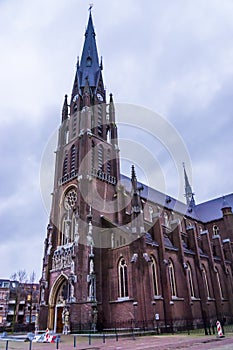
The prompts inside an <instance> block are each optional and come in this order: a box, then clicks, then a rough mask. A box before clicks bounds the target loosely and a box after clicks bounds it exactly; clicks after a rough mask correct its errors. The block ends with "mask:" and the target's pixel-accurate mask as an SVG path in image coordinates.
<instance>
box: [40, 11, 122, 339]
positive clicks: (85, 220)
mask: <svg viewBox="0 0 233 350" xmlns="http://www.w3.org/2000/svg"><path fill="white" fill-rule="evenodd" d="M102 71H103V63H102V58H101V59H99V55H98V51H97V45H96V39H95V30H94V26H93V20H92V14H91V11H90V15H89V20H88V25H87V28H86V32H85V40H84V45H83V50H82V55H81V59H80V61H79V59H78V62H77V68H76V73H75V77H74V83H73V89H72V93H71V97H70V99H69V98H68V96H67V95H65V99H64V103H63V108H62V116H61V125H60V128H59V136H58V144H57V150H56V152H55V153H56V164H55V178H54V190H53V199H52V208H51V214H50V221H49V225H48V227H47V236H46V239H45V244H44V258H43V273H42V278H41V298H40V299H41V300H40V327H42V328H43V329H45V328H47V327H48V328H49V329H53V330H54V331H56V332H61V331H69V329H68V328H69V325H70V323H71V322H72V323H74V322H76V323H80V324H83V325H84V324H90V322H92V323H93V327H95V324H96V319H97V312H98V311H97V302H98V300H97V299H98V293H101V292H98V288H97V285H101V275H100V273H98V271H99V269H100V264H101V262H100V260H101V259H102V254H103V253H102V252H101V244H102V241H101V240H102V238H101V231H100V228H101V226H102V218H103V217H104V218H105V219H107V220H109V221H114V222H117V220H118V215H117V212H118V208H117V202H116V186H117V183H118V181H119V155H118V153H119V149H118V142H117V127H116V124H115V109H114V103H113V96H112V94H110V97H109V99H108V98H107V96H106V90H105V87H104V82H103V76H102ZM106 239H107V240H109V242H110V240H111V238H110V237H107V238H106ZM105 243H106V242H105ZM106 244H107V245H108V244H111V243H106ZM96 271H97V274H96ZM65 317H66V320H67V322H66V323H64V319H65ZM64 327H66V329H65V330H64Z"/></svg>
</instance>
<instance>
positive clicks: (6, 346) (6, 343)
mask: <svg viewBox="0 0 233 350" xmlns="http://www.w3.org/2000/svg"><path fill="white" fill-rule="evenodd" d="M6 350H8V340H7V341H6Z"/></svg>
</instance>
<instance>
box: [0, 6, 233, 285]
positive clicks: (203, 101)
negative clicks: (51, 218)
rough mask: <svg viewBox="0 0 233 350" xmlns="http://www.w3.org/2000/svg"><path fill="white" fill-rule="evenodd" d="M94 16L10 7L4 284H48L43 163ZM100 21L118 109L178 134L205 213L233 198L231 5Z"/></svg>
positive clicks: (5, 35) (116, 11)
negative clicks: (43, 279)
mask: <svg viewBox="0 0 233 350" xmlns="http://www.w3.org/2000/svg"><path fill="white" fill-rule="evenodd" d="M88 6H89V1H86V0H46V1H45V0H33V1H29V0H21V1H18V0H11V1H9V0H0V47H1V54H0V77H1V78H0V89H1V95H0V96H1V105H0V116H1V123H0V152H1V172H0V179H1V189H0V223H1V262H2V263H1V265H0V278H9V276H10V275H11V274H12V273H13V272H15V271H17V270H18V269H19V268H21V269H26V270H27V272H28V273H31V272H32V270H34V271H35V272H36V276H37V279H39V278H40V274H41V260H42V254H43V241H44V238H45V234H46V226H47V223H48V215H49V214H48V212H47V210H46V208H45V206H44V203H43V200H42V198H41V190H40V187H41V185H40V169H41V159H43V154H44V150H47V148H46V147H47V144H48V143H49V142H50V139H51V135H52V134H53V133H54V131H55V130H56V128H57V127H58V125H59V123H60V117H61V107H62V104H63V98H64V95H65V94H66V93H68V94H69V95H70V93H71V88H72V84H73V78H74V73H75V64H76V60H77V56H78V55H80V54H81V49H82V45H83V40H84V32H85V27H86V24H87V20H88ZM92 13H93V20H94V25H95V30H96V39H97V45H98V51H99V55H102V56H103V63H104V71H103V74H104V82H105V84H106V88H107V91H108V93H109V92H112V93H113V94H114V100H115V102H121V103H122V102H123V103H130V104H133V105H139V106H144V107H146V108H148V109H150V110H152V111H154V112H156V113H158V114H159V115H162V116H163V117H164V118H165V120H166V121H167V122H168V123H172V125H173V126H174V128H175V130H176V132H177V133H178V134H179V137H180V139H181V140H182V141H183V142H184V144H185V145H186V148H187V151H188V154H189V156H190V159H191V169H189V172H190V173H191V172H192V185H193V189H194V192H195V195H196V202H197V203H200V202H203V201H205V200H208V199H212V198H214V197H218V196H222V195H224V194H227V193H230V192H232V188H233V176H232V170H233V160H232V159H233V157H232V149H233V138H232V135H233V123H232V113H233V2H232V0H195V1H192V0H150V1H149V0H148V1H142V0H124V1H123V0H112V1H108V0H98V1H95V2H94V7H93V10H92ZM117 119H118V116H117ZM121 120H122V116H121ZM169 137H170V135H169V134H168V138H169ZM121 156H122V157H124V154H121ZM161 162H162V160H161ZM180 166H181V167H182V164H180ZM164 171H165V172H166V169H165V170H164ZM167 172H169V167H167ZM170 173H171V174H170V175H171V176H170V178H171V183H170V184H169V183H168V185H167V188H168V189H169V190H170V192H171V193H170V194H171V195H173V193H174V192H173V189H172V186H173V185H174V181H173V174H172V172H170ZM190 178H191V174H190ZM166 181H168V182H169V180H166ZM49 191H50V192H52V188H51V189H50V190H49Z"/></svg>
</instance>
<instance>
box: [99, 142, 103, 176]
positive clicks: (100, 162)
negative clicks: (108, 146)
mask: <svg viewBox="0 0 233 350" xmlns="http://www.w3.org/2000/svg"><path fill="white" fill-rule="evenodd" d="M103 153H104V151H103V146H102V145H99V146H98V169H99V170H103V158H104V157H103Z"/></svg>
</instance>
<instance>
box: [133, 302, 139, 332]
mask: <svg viewBox="0 0 233 350" xmlns="http://www.w3.org/2000/svg"><path fill="white" fill-rule="evenodd" d="M137 306H138V302H137V301H134V302H133V316H134V328H135V326H136V307H137Z"/></svg>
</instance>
